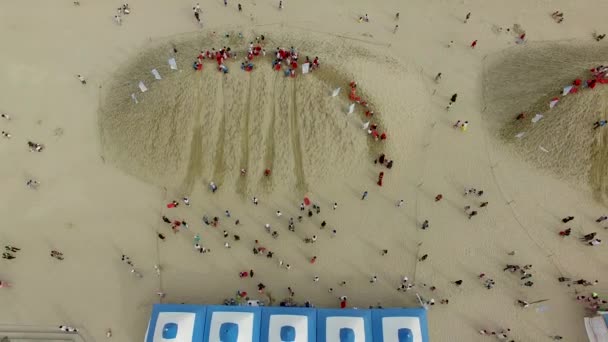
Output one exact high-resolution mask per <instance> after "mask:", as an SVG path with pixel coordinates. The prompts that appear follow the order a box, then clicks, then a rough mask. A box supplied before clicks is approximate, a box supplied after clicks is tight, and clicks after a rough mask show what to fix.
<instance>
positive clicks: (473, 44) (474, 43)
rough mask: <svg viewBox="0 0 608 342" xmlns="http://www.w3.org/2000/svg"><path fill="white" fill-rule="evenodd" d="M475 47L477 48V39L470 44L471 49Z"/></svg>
mask: <svg viewBox="0 0 608 342" xmlns="http://www.w3.org/2000/svg"><path fill="white" fill-rule="evenodd" d="M475 46H477V39H475V40H474V41H473V42H472V43H471V49H474V48H475Z"/></svg>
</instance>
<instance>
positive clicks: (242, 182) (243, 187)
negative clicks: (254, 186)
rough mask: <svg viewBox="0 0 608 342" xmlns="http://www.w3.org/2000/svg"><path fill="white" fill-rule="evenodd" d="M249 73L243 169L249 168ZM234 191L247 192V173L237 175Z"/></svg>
mask: <svg viewBox="0 0 608 342" xmlns="http://www.w3.org/2000/svg"><path fill="white" fill-rule="evenodd" d="M247 74H248V75H249V82H248V83H249V84H248V86H247V88H248V91H247V102H245V107H244V113H243V114H244V115H245V119H244V120H243V123H242V126H243V128H242V132H241V162H240V167H241V168H244V169H245V170H247V169H249V120H250V117H251V111H252V110H253V108H252V106H251V93H252V90H253V80H252V79H253V74H252V73H250V72H249V73H247ZM236 192H237V193H238V194H241V195H243V196H245V195H246V194H247V175H246V174H245V175H242V176H241V177H239V181H238V182H237V186H236Z"/></svg>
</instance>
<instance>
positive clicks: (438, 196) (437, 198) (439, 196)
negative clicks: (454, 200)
mask: <svg viewBox="0 0 608 342" xmlns="http://www.w3.org/2000/svg"><path fill="white" fill-rule="evenodd" d="M442 198H443V195H442V194H439V195H437V196H435V202H439V201H441V199H442Z"/></svg>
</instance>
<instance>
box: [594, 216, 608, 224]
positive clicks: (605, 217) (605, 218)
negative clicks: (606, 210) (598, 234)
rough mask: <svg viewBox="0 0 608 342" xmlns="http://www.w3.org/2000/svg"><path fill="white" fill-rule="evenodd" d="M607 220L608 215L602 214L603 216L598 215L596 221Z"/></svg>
mask: <svg viewBox="0 0 608 342" xmlns="http://www.w3.org/2000/svg"><path fill="white" fill-rule="evenodd" d="M606 220H608V216H606V215H602V216H600V217H598V219H597V220H595V222H597V223H600V222H603V221H606Z"/></svg>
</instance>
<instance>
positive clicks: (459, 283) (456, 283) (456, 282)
mask: <svg viewBox="0 0 608 342" xmlns="http://www.w3.org/2000/svg"><path fill="white" fill-rule="evenodd" d="M454 284H455V285H456V286H460V285H462V280H456V281H455V282H454Z"/></svg>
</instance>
